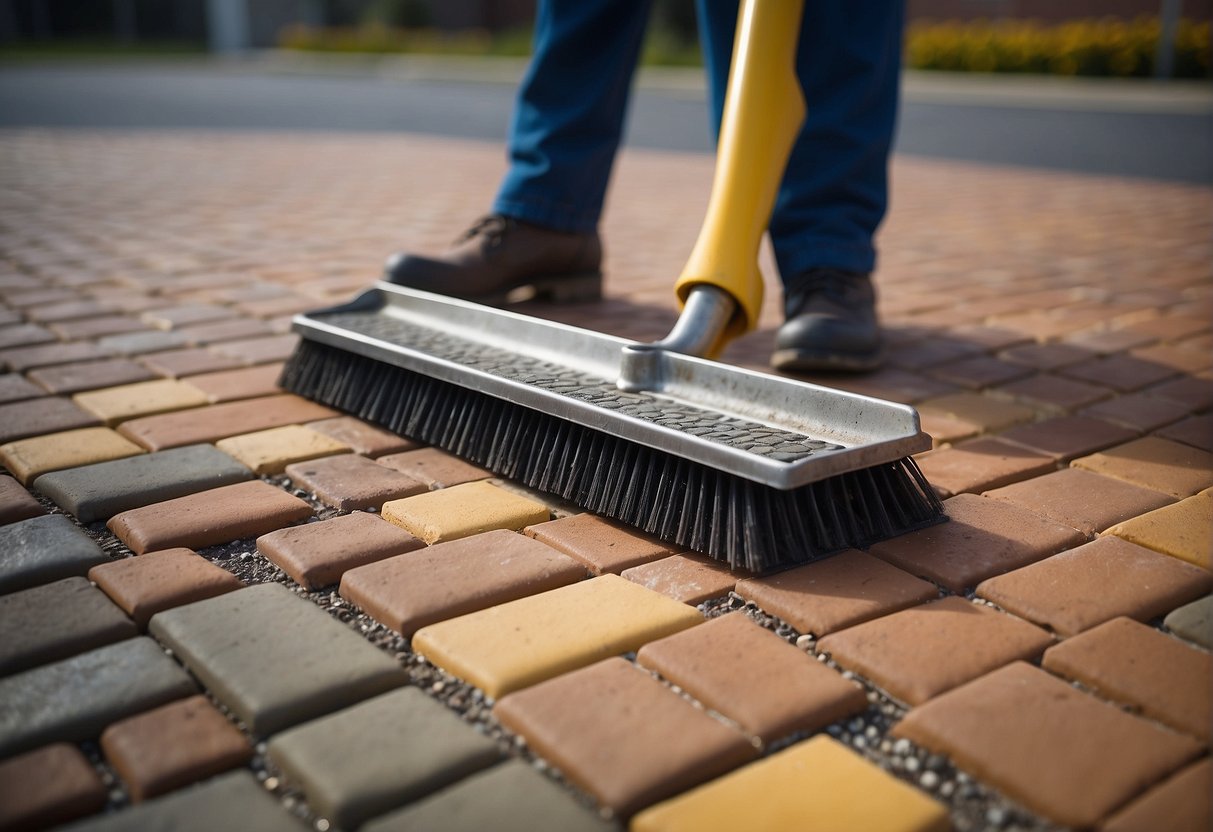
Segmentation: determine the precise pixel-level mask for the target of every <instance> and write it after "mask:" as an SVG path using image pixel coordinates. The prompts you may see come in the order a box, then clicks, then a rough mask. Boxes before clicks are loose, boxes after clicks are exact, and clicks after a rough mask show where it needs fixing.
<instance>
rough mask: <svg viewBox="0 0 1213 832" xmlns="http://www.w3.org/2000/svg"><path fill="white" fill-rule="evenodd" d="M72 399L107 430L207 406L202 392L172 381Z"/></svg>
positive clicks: (121, 387)
mask: <svg viewBox="0 0 1213 832" xmlns="http://www.w3.org/2000/svg"><path fill="white" fill-rule="evenodd" d="M72 399H73V400H74V401H75V402H76V404H78V405H80V406H81V407H83V408H84V409H85V410H87V411H89V412H90V413H94V414H96V415H97V417H98V418H100V419H102V420H104V421H105V423H106V424H107V425H109V426H110V427H113V426H114V425H117V424H119V423H120V422H125V421H126V420H127V419H134V418H135V417H137V416H154V415H156V414H157V413H168V412H170V411H173V410H185V409H186V408H190V407H202V406H203V405H205V404H209V402H208V400H207V398H206V394H205V393H203V392H202V391H201V390H199V389H198V388H196V387H194V386H192V385H189V384H186V383H185V382H183V381H177V380H176V379H158V380H156V381H140V382H137V383H135V384H121V385H119V386H117V387H106V388H105V389H103V390H90V391H88V392H87V393H77V394H76V395H74V396H72Z"/></svg>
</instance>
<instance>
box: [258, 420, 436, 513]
mask: <svg viewBox="0 0 1213 832" xmlns="http://www.w3.org/2000/svg"><path fill="white" fill-rule="evenodd" d="M279 430H281V428H279ZM306 430H310V428H306ZM313 432H314V433H316V435H318V436H325V437H326V438H330V437H327V435H326V434H322V433H319V432H317V431H313ZM330 441H332V442H338V441H339V440H337V439H331V438H330ZM286 475H287V476H288V477H290V478H291V482H293V483H294V484H295V486H296V487H298V488H305V489H307V490H308V491H310V492H312V493H313V494H315V495H316V497H317V498H318V499H319V500H320V501H321V502H323V503H325V504H326V505H330V506H332V507H333V508H337V509H340V510H342V511H358V510H360V509H368V508H375V509H378V508H379V507H380V506H382V505H383V504H384V503H386V502H388V501H390V500H399V499H403V498H404V497H412V496H413V495H415V494H424V493H425V492H427V491H429V488H428V486H426V484H425V483H423V482H418V481H417V480H415V479H413V478H412V477H410V476H408V475H407V474H402V473H400V472H399V471H394V470H392V469H391V468H388V467H386V466H384V465H380V464H379V463H377V462H375V461H373V460H370V459H367V458H366V457H364V456H359V455H357V454H339V455H337V456H329V457H324V458H322V459H313V460H311V461H309V462H297V463H294V464H291V465H288V466H286Z"/></svg>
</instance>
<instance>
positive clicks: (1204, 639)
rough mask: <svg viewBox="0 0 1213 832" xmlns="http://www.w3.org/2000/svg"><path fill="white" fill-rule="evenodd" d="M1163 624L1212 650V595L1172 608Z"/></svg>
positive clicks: (1182, 636)
mask: <svg viewBox="0 0 1213 832" xmlns="http://www.w3.org/2000/svg"><path fill="white" fill-rule="evenodd" d="M1163 624H1165V625H1166V627H1167V629H1168V630H1170V631H1171V632H1173V633H1175V635H1177V636H1179V637H1180V638H1183V639H1187V640H1188V641H1190V642H1192V643H1193V644H1199V645H1200V646H1201V647H1203V648H1205V649H1206V650H1213V595H1206V596H1205V597H1204V598H1200V599H1198V600H1196V601H1193V602H1192V603H1190V604H1184V605H1183V606H1182V607H1179V608H1177V609H1174V610H1172V611H1171V613H1170V614H1169V615H1168V616H1167V617H1166V618H1165V619H1164V620H1163Z"/></svg>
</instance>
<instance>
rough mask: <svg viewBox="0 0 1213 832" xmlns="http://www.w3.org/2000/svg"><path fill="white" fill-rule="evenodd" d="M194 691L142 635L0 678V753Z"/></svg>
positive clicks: (70, 737) (97, 729) (70, 736)
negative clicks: (2, 704)
mask: <svg viewBox="0 0 1213 832" xmlns="http://www.w3.org/2000/svg"><path fill="white" fill-rule="evenodd" d="M193 693H197V688H196V687H195V686H194V683H193V681H191V680H190V677H189V675H188V674H187V673H186V672H185V671H184V670H182V669H181V667H180V666H178V665H177V663H176V662H174V661H173V660H172V659H170V658H169V657H168V656H167V655H165V653H164V651H163V650H162V649H161V648H160V645H158V644H156V642H154V641H152V640H151V639H150V638H146V637H142V636H141V637H139V638H132V639H128V640H126V641H120V642H118V643H117V644H110V645H108V646H106V647H101V648H98V649H96V650H91V651H89V652H88V653H81V654H80V655H79V656H74V657H73V658H70V659H65V660H64V661H61V662H55V663H54V664H48V665H44V666H43V667H38V668H34V669H33V670H27V671H25V672H24V673H18V674H17V675H15V676H9V677H8V678H6V679H2V680H0V702H3V703H4V707H3V708H0V757H5V756H8V755H10V754H16V753H18V752H21V751H27V750H29V749H31V748H36V747H38V746H39V745H44V744H46V743H48V742H58V741H59V740H67V741H80V740H85V739H89V738H92V737H96V736H97V735H98V734H100V733H101V729H103V728H104V727H105V726H107V725H109V724H110V723H111V722H115V721H117V720H119V719H122V718H123V717H125V716H130V715H131V714H137V713H139V712H141V711H145V710H148V709H149V708H154V707H156V706H157V705H163V704H164V703H165V702H171V701H172V700H174V699H180V698H181V697H183V696H189V695H191V694H193Z"/></svg>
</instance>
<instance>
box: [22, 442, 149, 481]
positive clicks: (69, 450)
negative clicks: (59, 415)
mask: <svg viewBox="0 0 1213 832" xmlns="http://www.w3.org/2000/svg"><path fill="white" fill-rule="evenodd" d="M142 453H145V451H144V450H143V448H140V447H139V446H138V445H136V444H135V443H134V442H131V441H130V440H129V439H126V438H124V437H122V436H119V435H118V434H117V433H115V432H114V431H112V430H110V429H109V428H80V429H79V430H68V431H64V432H62V433H50V434H46V435H44V436H35V437H32V438H30V439H18V440H17V441H16V442H9V443H7V444H5V445H0V460H3V462H4V466H5V467H6V468H8V470H9V471H11V472H12V473H13V474H14V475H15V476H16V477H17V479H19V480H21V483H22V484H23V485H29V484H30V483H32V482H33V481H34V480H35V479H36V478H37V477H38V476H39V475H41V474H45V473H47V472H48V471H61V470H63V469H64V468H78V467H79V466H81V465H92V464H93V463H95V462H108V461H109V460H111V459H123V458H124V457H128V456H136V455H137V454H142Z"/></svg>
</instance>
